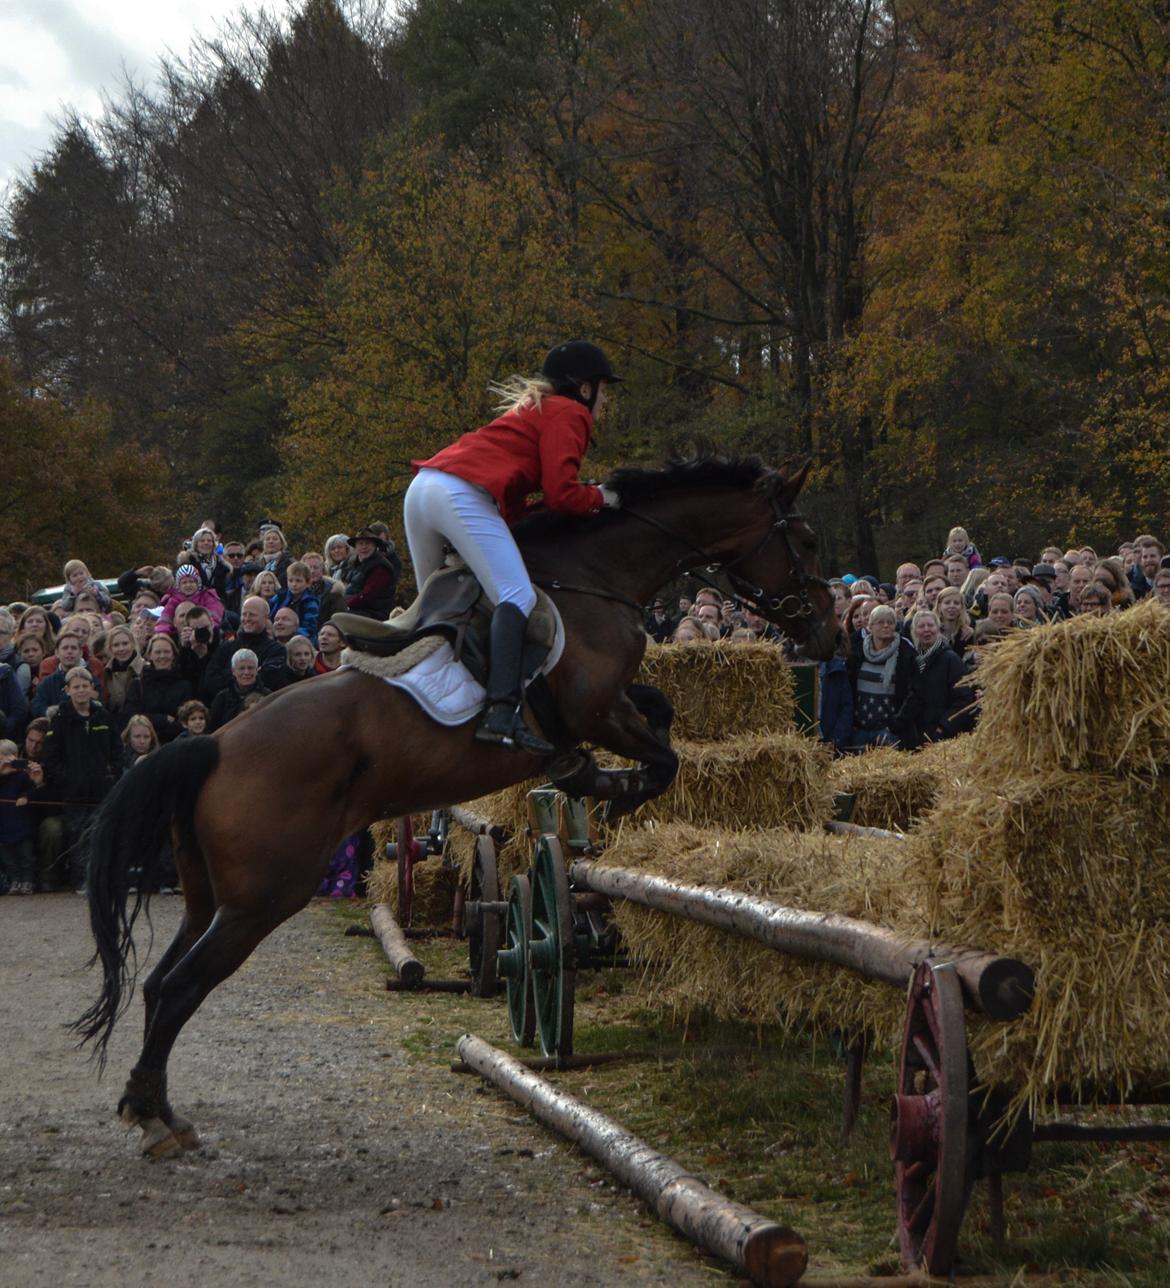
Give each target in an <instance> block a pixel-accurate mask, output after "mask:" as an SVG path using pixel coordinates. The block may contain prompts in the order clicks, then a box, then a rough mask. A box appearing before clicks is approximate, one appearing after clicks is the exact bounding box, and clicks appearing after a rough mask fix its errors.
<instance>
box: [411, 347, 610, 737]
mask: <svg viewBox="0 0 1170 1288" xmlns="http://www.w3.org/2000/svg"><path fill="white" fill-rule="evenodd" d="M618 379H619V377H618V376H616V375H614V372H613V368H612V367H611V366H610V364H609V359H608V358H607V357H606V356H605V354H604V353H603V352H602V351H601V350H600V349H599V348H597V346H596V345H593V344H588V343H587V342H585V341H583V340H572V341H570V342H568V343H566V344H560V345H557V347H556V348H555V349H553V350H551V352H550V353H549V354H548V356H547V357H546V358H545V360H544V364H543V366H542V367H541V371H540V376H539V378H536V379H531V380H525V379H523V378H521V377H516V378H514V379H513V380H511V381H509V382H507V383H506V384H505V385H502V386H495V387H494V392H496V393H499V394H501V395H502V396H503V398H504V399H505V402H504V403H502V404H501V411H502V414H501V415H500V416H498V417H497V418H496V419H495V420H493V421H492V422H491V423H490V424H488V425H484V426H483V427H482V428H480V429H476V430H473V431H472V432H471V433H469V434H464V435H463V437H462V438H460V439H458V440H457V441H456V442H455V443H453V444H451V446H450V447H445V448H444V449H443V450H442V451H441V452H439V453H438V454H437V455H435V456H432V457H431V458H430V460H426V461H413V462H412V465H413V466H414V469H415V471H416V473H415V478H414V481H413V482H412V483H411V485H410V487H409V488H408V489H407V491H406V499H405V503H404V512H403V518H404V521H405V526H406V541H407V544H408V545H409V547H410V557H411V560H412V561H413V563H414V574H415V578H416V580H417V582H418V585H419V586H420V587H421V586H422V584H423V582H425V581H426V579H427V578H428V577H429V576H430V575H431V573H433V572H434V571H435V569H436V568H438V567H439V565H440V564H441V563H442V562H443V546H444V544H448V545H451V546H453V547H454V548H455V549H456V550H457V551H458V552H459V554H460V556H461V557H462V558H463V560H464V562H465V563H466V564H467V566H468V567H469V568H470V569H471V571H472V572H473V573H474V574H475V575H476V577H477V578H478V579H479V583H480V585H481V586H482V587H483V589H484V593H485V594H486V595H487V597H488V598H489V599H490V600H491V601H492V603H494V604H495V606H496V607H495V611H494V612H493V614H492V624H491V656H490V662H489V667H488V683H487V700H488V705H487V710H486V711H485V713H484V717H483V721H482V723H481V724H480V726H479V728H478V729H477V730H476V732H475V736H476V738H477V739H478V740H479V741H480V742H492V743H499V744H502V745H504V746H508V747H514V748H516V749H517V750H523V751H529V752H536V753H538V754H540V755H545V756H547V755H550V754H551V753H552V752H553V750H554V748H553V746H552V744H551V743H548V742H546V741H545V740H544V739H543V738H540V737H538V736H537V735H536V734H535V733H533V732H532V730H531V729H529V728H528V726H527V725H526V724H525V723H524V719H523V715H522V711H523V692H522V676H521V665H522V654H523V649H524V633H525V630H526V629H527V625H528V615H529V613H531V612H532V609H533V607H534V606H535V604H536V591H535V590H533V588H532V582H531V580H530V579H529V576H528V572H527V570H526V569H525V567H524V560H523V558H522V557H521V554H520V550H519V547H518V546H517V545H516V541H515V539H514V538H513V536H512V533H511V531H510V530H509V529H510V528H511V527H512V526H513V525H514V524H515V523H516V522H517V521H518V520H520V519H521V518H523V517H524V515H525V514H526V513H527V512H528V510H529V509H530V508H531V507H530V506H529V505H528V504H527V497H528V496H529V494H531V493H533V492H541V493H543V498H544V505H545V508H546V509H548V510H551V511H554V512H557V513H561V514H574V515H578V516H582V517H583V516H587V515H594V514H598V513H600V511H601V510H602V508H603V507H605V506H609V507H617V506H618V504H619V499H618V496H617V494H616V493H615V492H611V491H610V490H609V489H608V488H600V487H590V486H588V485H586V484H583V483H581V482H580V480H579V479H578V472H579V470H580V467H581V458H582V457H583V456H584V455H585V453H586V452H587V451H588V450H589V442H590V439H591V437H592V433H593V420H594V417H595V416H598V415H600V414H601V409H602V408H603V407H604V405H605V396H606V386H607V385H608V384H611V383H613V382H614V381H616V380H618Z"/></svg>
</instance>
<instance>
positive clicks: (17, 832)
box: [0, 521, 401, 894]
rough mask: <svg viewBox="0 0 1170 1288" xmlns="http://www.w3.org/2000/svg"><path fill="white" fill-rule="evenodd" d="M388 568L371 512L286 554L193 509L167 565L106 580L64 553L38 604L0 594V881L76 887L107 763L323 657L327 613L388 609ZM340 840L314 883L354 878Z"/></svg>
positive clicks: (115, 765)
mask: <svg viewBox="0 0 1170 1288" xmlns="http://www.w3.org/2000/svg"><path fill="white" fill-rule="evenodd" d="M400 572H401V563H400V561H399V559H398V555H397V554H396V552H395V550H394V544H393V542H392V541H391V540H390V534H389V529H388V528H387V527H386V525H385V524H380V523H375V524H371V525H370V526H369V527H366V528H362V529H361V530H360V531H359V532H357V533H356V534H355V535H354V536H353V537H350V536H347V535H345V534H343V533H338V534H335V535H334V536H331V537H330V538H329V540H328V541H327V542H326V543H325V549H324V553H321V552H320V551H316V550H310V551H307V552H305V553H304V554H302V555H301V556H300V557H299V558H296V557H295V556H294V555H293V553H292V552H291V551H290V550H289V549H288V543H287V541H286V540H285V537H284V534H283V532H282V531H281V529H280V527H279V525H277V524H275V523H269V522H266V523H262V524H260V525H259V531H258V533H257V535H256V536H255V538H253V539H250V540H247V541H235V540H224V539H223V538H222V537H221V535H220V534H219V533H218V531H217V530H216V525H215V523H214V522H212V521H207V522H205V523H204V524H203V525H201V526H200V527H199V529H198V530H197V531H196V532H195V533H194V534H193V535H192V537H191V539H190V540H189V541H185V542H184V543H183V546H182V549H181V550H179V552H178V554H177V555H176V556H175V558H174V560H173V566H166V565H159V566H155V565H145V566H143V567H139V568H132V569H130V570H128V571H127V572H125V573H123V574H122V575H121V576H120V577H119V578H118V579H117V586H116V588H115V589H113V590H111V588H110V587H109V586H108V585H107V584H105V583H103V582H102V581H99V580H96V579H95V578H94V577H93V576H92V574H91V572H90V570H89V568H88V567H87V566H86V565H85V564H84V563H83V562H82V561H81V560H79V559H71V560H69V562H68V563H66V565H65V567H64V569H63V575H64V578H65V582H64V585H63V586H62V588H61V590H60V592H59V594H58V595H57V597H56V599H55V600H54V601H53V602H52V603H47V604H44V603H36V604H30V603H13V604H9V605H7V606H6V607H0V893H8V894H32V893H34V892H37V891H52V890H67V889H72V890H78V891H83V890H84V888H85V875H86V874H85V869H84V847H83V846H81V845H79V844H78V842H79V839H80V837H81V835H82V833H83V832H84V830H85V828H86V826H87V824H88V823H89V821H90V819H91V818H92V817H93V814H94V812H95V811H96V809H97V807H98V806H99V805H100V803H101V801H102V800H103V798H104V797H105V795H106V793H107V792H108V791H109V790H110V788H111V787H112V786H113V784H114V783H115V782H116V781H117V779H118V777H119V776H120V775H121V774H122V773H123V772H124V771H125V770H126V769H128V768H130V766H132V765H134V764H135V763H137V761H138V760H140V759H141V758H142V757H144V756H149V755H151V754H152V753H153V752H154V751H155V750H156V749H157V748H158V747H160V746H162V745H163V744H164V743H168V742H171V741H172V740H174V739H176V738H192V737H200V736H202V735H205V734H209V733H213V732H214V731H215V730H217V729H219V728H221V727H222V726H223V725H225V724H227V722H228V721H229V720H233V719H235V718H236V717H237V716H239V715H240V714H241V713H242V712H243V711H246V710H247V709H248V708H249V707H251V706H252V705H254V704H255V703H257V702H259V701H261V700H262V699H263V698H265V697H266V696H267V695H268V694H270V693H273V692H275V691H276V690H278V689H283V688H286V687H288V686H289V685H292V684H296V683H299V682H300V681H301V680H304V679H306V678H308V677H309V676H311V675H318V674H322V673H325V672H329V671H335V670H337V668H338V667H339V666H340V665H341V655H342V650H343V649H344V647H345V640H344V638H343V636H342V634H341V632H340V631H339V630H338V628H337V626H336V625H335V624H334V623H333V621H332V619H333V617H334V616H335V614H337V613H339V612H351V613H359V614H361V615H364V616H369V617H377V618H384V617H386V616H388V615H389V612H390V609H391V608H392V607H393V604H394V597H395V593H396V589H397V583H398V577H399V574H400ZM352 840H353V838H350V842H351V843H349V844H347V845H345V846H343V847H342V849H341V851H339V853H340V854H342V855H343V857H344V858H345V859H346V860H347V862H344V863H335V864H334V865H332V866H331V869H330V875H329V877H328V879H327V885H328V890H327V892H328V893H333V894H339V893H352V891H353V889H354V887H355V883H356V882H357V881H358V879H359V878H360V875H361V873H360V872H359V871H358V870H357V867H356V866H355V861H354V856H355V854H357V856H358V858H359V860H361V861H362V862H365V861H367V860H368V858H369V854H368V847H363V846H361V845H358V846H355V845H354V844H353V843H352ZM167 880H168V878H167V877H166V876H164V883H165V882H166V881H167ZM170 880H171V881H172V882H173V873H172V874H171V877H170Z"/></svg>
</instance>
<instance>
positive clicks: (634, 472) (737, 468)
mask: <svg viewBox="0 0 1170 1288" xmlns="http://www.w3.org/2000/svg"><path fill="white" fill-rule="evenodd" d="M785 481H786V480H785V476H784V475H783V474H782V473H781V472H780V471H779V470H774V469H771V468H770V467H769V466H767V465H765V464H764V462H763V461H761V460H760V458H759V457H758V456H727V455H725V454H724V453H723V452H721V451H720V450H719V449H718V448H717V447H714V446H713V445H710V444H703V445H700V446H698V447H695V448H694V449H692V450H691V451H690V452H689V453H687V454H686V455H685V456H684V455H679V454H674V453H672V454H671V456H670V457H668V459H667V460H666V461H665V462H664V464H662V465H658V466H653V467H651V468H647V469H638V468H635V467H634V466H632V465H628V466H623V467H622V468H620V469H617V470H614V472H613V473H612V474H611V475H610V476H609V478H607V479H606V480H605V486H606V487H608V488H612V489H613V490H614V491H615V492H616V493H617V494H618V496H620V497H621V499H622V505H623V506H625V505H638V504H639V503H641V502H644V501H647V500H651V499H653V498H655V497H661V496H662V495H663V494H664V493H666V492H676V491H683V490H689V489H691V488H700V487H728V488H733V489H735V490H737V491H741V492H748V491H756V490H758V491H761V492H763V493H764V495H765V496H769V497H771V496H774V495H775V494H777V493H778V492H779V491H780V489H781V488H782V487H783V486H784V483H785ZM620 514H621V511H620V510H618V511H610V510H607V511H606V512H605V513H603V514H601V515H599V516H598V517H597V518H589V519H580V518H576V517H575V516H573V515H567V514H552V513H550V512H548V511H547V510H538V511H536V512H535V513H534V514H531V515H529V516H528V517H527V518H526V519H523V520H522V521H521V522H520V523H518V524H517V525H516V528H515V533H516V537H517V539H518V540H525V541H528V540H533V539H535V540H548V539H551V538H553V537H565V536H568V535H571V534H573V533H575V532H580V531H586V530H591V531H596V530H597V524H598V522H599V521H600V522H606V521H613V520H615V519H617V518H618V517H619V516H620Z"/></svg>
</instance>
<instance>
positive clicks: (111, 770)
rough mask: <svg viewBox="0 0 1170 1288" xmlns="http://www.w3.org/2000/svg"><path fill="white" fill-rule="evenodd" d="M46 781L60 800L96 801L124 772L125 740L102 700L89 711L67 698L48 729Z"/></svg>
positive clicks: (45, 760) (45, 765) (89, 802)
mask: <svg viewBox="0 0 1170 1288" xmlns="http://www.w3.org/2000/svg"><path fill="white" fill-rule="evenodd" d="M43 763H44V767H45V783H46V785H47V786H48V787H51V788H52V789H53V796H54V797H55V798H56V799H57V800H63V801H68V802H69V803H71V804H79V805H96V804H98V802H99V801H101V800H102V798H103V797H104V796H105V794H106V792H108V791H109V790H110V788H111V787H112V786H113V785H114V783H115V781H116V780H117V779H118V777H119V776H120V775H121V773H122V742H121V739H119V737H118V731H117V730H116V729H115V728H114V721H113V719H112V717H111V716H110V713H109V712H108V711H107V710H106V709H105V707H103V706H102V705H101V703H100V702H94V703H91V704H90V709H89V715H88V716H83V715H81V714H79V712H78V711H77V708H76V707H75V706H74V705H73V703H72V702H70V701H68V700H66V701H65V702H63V703H62V704H61V705H60V706H59V707H58V708H57V714H56V715H55V716H54V717H53V718H52V720H51V721H50V722H49V728H48V731H47V732H46V733H45V757H44V762H43Z"/></svg>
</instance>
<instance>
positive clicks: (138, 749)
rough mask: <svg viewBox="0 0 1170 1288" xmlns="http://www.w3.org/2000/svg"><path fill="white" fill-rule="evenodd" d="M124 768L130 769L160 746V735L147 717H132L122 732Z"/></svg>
mask: <svg viewBox="0 0 1170 1288" xmlns="http://www.w3.org/2000/svg"><path fill="white" fill-rule="evenodd" d="M122 746H123V752H122V767H123V768H124V769H129V768H130V766H131V765H135V764H137V763H138V761H140V760H141V759H142V757H143V756H145V755H147V754H148V753H150V752H152V751H154V749H155V748H156V747H157V746H158V734H157V733H155V731H154V725H152V724H151V723H150V721H149V720H148V719H147V718H146V717H145V716H131V717H130V719H129V720H127V722H126V728H125V729H123V730H122Z"/></svg>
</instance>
